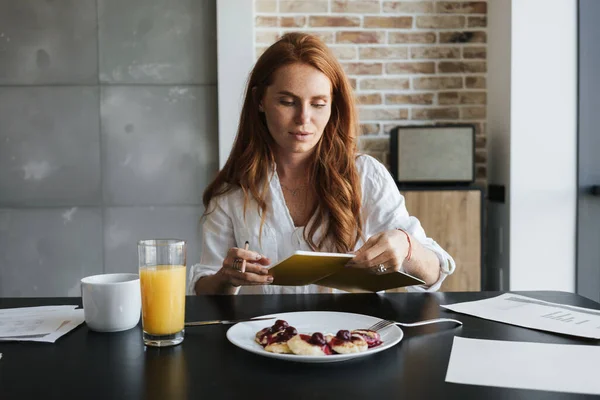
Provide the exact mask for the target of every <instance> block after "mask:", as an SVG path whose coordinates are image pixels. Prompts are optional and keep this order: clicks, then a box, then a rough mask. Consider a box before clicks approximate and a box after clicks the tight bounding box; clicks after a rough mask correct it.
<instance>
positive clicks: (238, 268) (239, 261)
mask: <svg viewBox="0 0 600 400" xmlns="http://www.w3.org/2000/svg"><path fill="white" fill-rule="evenodd" d="M231 267H232V268H233V269H235V270H236V271H240V272H241V271H242V259H241V258H236V259H234V260H233V265H232V266H231Z"/></svg>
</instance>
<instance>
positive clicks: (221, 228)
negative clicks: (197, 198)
mask: <svg viewBox="0 0 600 400" xmlns="http://www.w3.org/2000/svg"><path fill="white" fill-rule="evenodd" d="M223 201H224V198H223V197H221V198H216V199H213V201H212V202H211V204H209V207H208V210H209V211H211V210H212V211H211V212H210V213H209V214H207V215H206V216H205V217H204V223H203V224H202V232H201V236H202V244H201V249H200V250H201V253H200V254H201V256H200V263H199V264H196V265H193V266H191V267H190V272H189V283H188V290H187V291H188V294H190V295H194V294H196V292H195V290H194V288H195V286H196V282H198V279H200V278H202V277H203V276H208V275H213V274H215V273H216V272H217V271H218V270H219V269H221V266H222V264H223V260H224V259H225V256H226V255H227V252H228V251H229V249H230V248H232V247H234V246H235V237H234V232H233V223H232V221H231V217H230V216H229V215H228V214H227V212H226V210H225V208H224V204H223Z"/></svg>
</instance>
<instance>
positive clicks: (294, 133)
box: [290, 132, 312, 140]
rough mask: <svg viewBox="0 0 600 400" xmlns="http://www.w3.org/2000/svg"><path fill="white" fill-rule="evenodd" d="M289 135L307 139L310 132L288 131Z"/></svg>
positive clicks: (298, 138)
mask: <svg viewBox="0 0 600 400" xmlns="http://www.w3.org/2000/svg"><path fill="white" fill-rule="evenodd" d="M290 135H292V136H294V137H295V138H296V139H297V140H308V137H309V136H310V135H312V134H311V133H310V132H290Z"/></svg>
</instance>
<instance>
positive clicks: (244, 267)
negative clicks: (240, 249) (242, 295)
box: [240, 240, 250, 272]
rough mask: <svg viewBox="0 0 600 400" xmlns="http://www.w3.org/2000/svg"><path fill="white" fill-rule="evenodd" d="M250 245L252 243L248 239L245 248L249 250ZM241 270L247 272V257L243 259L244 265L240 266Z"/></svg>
mask: <svg viewBox="0 0 600 400" xmlns="http://www.w3.org/2000/svg"><path fill="white" fill-rule="evenodd" d="M249 246H250V243H248V241H247V240H246V244H244V250H248V247H249ZM240 270H241V272H246V259H245V258H244V259H243V260H242V267H241V268H240Z"/></svg>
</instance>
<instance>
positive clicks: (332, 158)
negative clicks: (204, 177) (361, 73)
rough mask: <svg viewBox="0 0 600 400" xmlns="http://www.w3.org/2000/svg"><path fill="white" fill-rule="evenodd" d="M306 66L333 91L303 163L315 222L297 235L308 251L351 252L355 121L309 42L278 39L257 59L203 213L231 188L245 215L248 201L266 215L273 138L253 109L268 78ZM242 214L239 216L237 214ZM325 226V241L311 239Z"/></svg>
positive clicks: (339, 81)
mask: <svg viewBox="0 0 600 400" xmlns="http://www.w3.org/2000/svg"><path fill="white" fill-rule="evenodd" d="M295 63H300V64H306V65H310V66H312V67H314V68H316V69H318V70H319V71H321V72H322V73H323V74H325V75H326V76H327V77H328V78H329V80H330V82H331V87H332V106H331V117H330V119H329V122H328V123H327V126H326V127H325V130H324V132H323V136H322V137H321V140H319V142H318V143H317V145H316V147H315V151H314V153H313V157H312V159H311V162H310V171H309V173H310V176H311V181H312V182H313V183H314V189H315V191H316V194H317V206H316V209H315V213H316V216H315V219H314V223H312V224H310V226H307V227H306V228H307V229H305V230H304V236H305V239H306V241H307V242H308V243H309V245H310V246H311V248H312V249H313V250H327V251H337V252H348V251H352V250H353V249H354V247H355V245H356V243H357V241H358V240H359V239H360V238H361V236H362V217H361V187H360V179H359V176H358V172H357V170H356V164H355V159H356V155H357V154H356V136H357V132H358V126H357V125H358V122H357V120H358V118H357V115H356V108H355V105H354V97H353V93H352V88H351V86H350V83H349V82H348V79H347V77H346V75H345V73H344V70H343V69H342V67H341V65H340V63H339V62H338V61H337V59H336V58H335V56H334V55H333V54H332V53H331V51H330V50H329V49H328V48H327V46H326V45H325V44H324V43H323V42H322V41H321V40H319V39H318V38H316V37H315V36H311V35H308V34H304V33H288V34H285V35H284V36H283V37H282V38H281V39H279V40H278V41H277V42H276V43H274V44H273V45H272V46H270V47H269V48H268V49H267V50H266V51H265V52H264V53H263V54H262V55H261V56H260V58H259V59H258V61H257V62H256V64H255V66H254V69H253V70H252V72H251V74H250V77H249V80H248V85H247V88H246V94H245V99H244V105H243V108H242V112H241V116H240V122H239V127H238V131H237V136H236V138H235V141H234V143H233V148H232V150H231V153H230V155H229V158H228V159H227V162H226V163H225V166H224V167H223V169H222V170H221V171H220V172H219V173H218V174H217V177H216V178H215V179H214V181H213V182H212V183H210V185H208V187H207V188H206V190H205V191H204V195H203V198H202V200H203V203H204V206H205V208H206V210H207V212H210V211H209V210H208V206H209V204H210V202H211V200H212V199H213V198H214V197H217V196H221V195H224V194H226V193H227V192H229V191H230V190H232V189H235V188H237V187H239V188H241V190H242V191H243V194H244V213H245V212H246V209H247V206H248V204H249V203H250V201H251V200H252V199H253V200H254V201H255V202H256V204H257V208H258V212H259V214H260V215H261V228H260V231H261V232H262V225H263V224H264V221H265V214H266V212H267V202H266V195H267V193H268V186H269V180H270V178H271V176H270V174H271V173H272V172H273V171H274V165H275V158H274V152H273V148H274V145H275V143H274V140H273V138H272V137H271V134H270V133H269V131H268V129H267V124H266V121H265V118H264V115H263V114H262V113H261V112H260V111H259V104H260V100H261V99H262V97H263V95H264V93H265V90H266V88H267V87H268V86H269V85H271V84H272V82H273V78H274V73H275V71H277V70H278V69H279V68H281V67H283V66H286V65H290V64H295ZM244 215H245V214H244ZM321 225H323V226H324V231H323V232H324V235H323V237H322V238H321V239H320V240H319V242H318V243H315V242H314V240H313V237H314V235H315V233H316V231H317V229H318V228H319V226H321Z"/></svg>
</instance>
